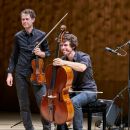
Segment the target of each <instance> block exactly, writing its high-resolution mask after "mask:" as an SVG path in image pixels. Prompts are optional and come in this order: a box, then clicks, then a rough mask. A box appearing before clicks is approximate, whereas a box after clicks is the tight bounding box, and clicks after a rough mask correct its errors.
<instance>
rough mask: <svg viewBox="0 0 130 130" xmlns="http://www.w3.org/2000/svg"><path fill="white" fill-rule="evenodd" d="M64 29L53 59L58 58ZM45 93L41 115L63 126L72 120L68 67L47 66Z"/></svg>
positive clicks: (70, 81)
mask: <svg viewBox="0 0 130 130" xmlns="http://www.w3.org/2000/svg"><path fill="white" fill-rule="evenodd" d="M62 27H64V26H62ZM65 32H66V31H65V29H62V32H61V33H60V35H59V38H60V40H59V38H58V40H57V47H56V52H55V58H57V57H58V52H59V42H62V39H63V37H64V33H65ZM45 77H46V86H47V93H46V95H44V96H43V98H42V101H41V106H40V110H41V115H42V116H43V117H44V118H45V119H46V120H48V121H50V122H54V123H56V124H64V123H65V122H68V121H70V120H72V118H73V116H74V108H73V105H72V102H71V100H70V98H69V89H70V88H71V86H72V81H73V71H72V69H71V68H70V67H68V66H53V65H49V66H47V68H46V70H45Z"/></svg>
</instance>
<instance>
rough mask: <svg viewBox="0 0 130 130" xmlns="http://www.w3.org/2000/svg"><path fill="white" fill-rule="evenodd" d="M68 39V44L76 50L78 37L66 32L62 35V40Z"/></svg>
mask: <svg viewBox="0 0 130 130" xmlns="http://www.w3.org/2000/svg"><path fill="white" fill-rule="evenodd" d="M66 41H69V42H70V46H71V47H72V48H73V49H74V50H76V48H77V46H78V39H77V37H76V36H75V35H73V34H71V33H66V34H65V35H64V42H66Z"/></svg>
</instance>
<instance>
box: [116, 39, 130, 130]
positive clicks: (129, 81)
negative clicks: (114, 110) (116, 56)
mask: <svg viewBox="0 0 130 130" xmlns="http://www.w3.org/2000/svg"><path fill="white" fill-rule="evenodd" d="M126 45H128V48H129V50H128V130H130V41H128V42H126V43H125V44H123V45H121V46H118V47H117V49H115V51H118V50H119V49H121V48H122V47H124V46H126ZM122 56H123V55H122ZM124 56H125V55H124Z"/></svg>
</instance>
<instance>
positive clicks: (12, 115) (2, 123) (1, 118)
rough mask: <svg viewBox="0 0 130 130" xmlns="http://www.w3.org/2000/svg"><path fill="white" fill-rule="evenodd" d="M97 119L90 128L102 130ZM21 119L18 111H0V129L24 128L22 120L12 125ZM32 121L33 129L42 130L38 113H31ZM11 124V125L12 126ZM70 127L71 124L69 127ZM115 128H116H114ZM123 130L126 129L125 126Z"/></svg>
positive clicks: (85, 126)
mask: <svg viewBox="0 0 130 130" xmlns="http://www.w3.org/2000/svg"><path fill="white" fill-rule="evenodd" d="M86 119H87V118H84V125H83V130H87V120H86ZM97 120H98V117H94V118H93V125H92V130H102V128H98V127H96V126H95V122H96V121H97ZM20 121H21V119H20V116H19V113H16V112H0V130H25V129H24V127H23V124H22V122H21V123H20V124H18V125H16V126H13V125H14V124H16V123H19V122H20ZM32 121H33V125H34V128H35V130H42V124H41V122H40V116H39V114H35V113H33V114H32ZM12 126H13V127H12ZM69 129H70V130H73V129H72V125H71V126H70V128H69ZM52 130H55V127H54V125H53V124H52ZM116 130H117V129H116ZM124 130H127V128H125V129H124Z"/></svg>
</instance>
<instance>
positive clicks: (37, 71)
mask: <svg viewBox="0 0 130 130" xmlns="http://www.w3.org/2000/svg"><path fill="white" fill-rule="evenodd" d="M67 15H68V13H66V14H65V15H64V16H63V17H62V18H61V19H60V20H59V21H58V23H57V24H56V25H55V26H54V27H53V28H52V29H51V30H50V31H49V32H48V33H47V34H46V36H45V37H44V38H43V39H42V40H41V41H40V42H39V43H38V42H37V43H36V46H35V48H37V47H39V46H40V45H41V43H42V42H43V41H44V40H45V39H46V38H47V37H48V36H49V35H50V34H51V32H52V31H53V30H54V29H55V28H56V27H57V26H58V25H59V24H60V23H61V21H62V20H63V19H64V18H65V17H66V16H67ZM35 48H34V49H35ZM32 52H33V51H32ZM31 65H32V69H33V73H32V74H31V78H30V80H31V82H34V83H36V84H38V85H42V84H43V83H46V78H45V73H43V67H44V62H43V59H42V58H40V57H38V56H36V59H33V60H32V62H31Z"/></svg>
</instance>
